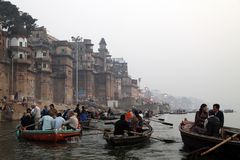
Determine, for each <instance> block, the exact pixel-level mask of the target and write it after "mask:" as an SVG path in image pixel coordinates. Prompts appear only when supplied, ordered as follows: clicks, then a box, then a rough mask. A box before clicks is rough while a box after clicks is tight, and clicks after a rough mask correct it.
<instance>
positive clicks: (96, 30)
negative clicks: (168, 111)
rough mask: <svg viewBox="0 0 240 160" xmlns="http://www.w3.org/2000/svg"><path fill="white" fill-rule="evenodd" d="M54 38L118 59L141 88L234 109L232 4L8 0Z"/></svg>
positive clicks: (238, 7)
mask: <svg viewBox="0 0 240 160" xmlns="http://www.w3.org/2000/svg"><path fill="white" fill-rule="evenodd" d="M11 2H12V3H13V4H16V5H17V6H18V7H19V8H20V10H23V11H25V12H28V13H29V14H31V15H32V16H33V17H35V18H37V19H38V21H37V24H38V25H39V26H42V25H43V26H45V27H46V28H47V30H48V32H49V33H50V34H51V35H53V36H55V37H57V38H59V39H66V40H69V39H70V37H71V36H76V35H80V36H82V37H84V38H90V39H92V41H93V42H94V44H95V49H97V47H98V46H97V44H98V42H99V41H100V38H101V37H104V38H105V40H106V42H107V44H108V49H109V51H110V54H112V56H113V57H123V58H124V59H125V60H126V61H127V62H128V65H129V73H130V75H131V76H132V77H133V78H139V77H141V78H142V81H141V86H142V87H144V86H148V87H149V88H151V89H159V90H160V91H162V92H166V93H169V94H172V95H175V96H190V97H197V98H201V99H203V100H205V101H206V102H210V103H216V102H217V103H220V104H226V105H228V106H229V108H232V107H233V108H235V107H238V106H239V105H240V100H239V96H240V82H239V79H240V72H239V69H240V63H239V60H240V54H239V53H240V1H238V0H231V1H227V0H211V1H209V0H201V1H192V0H68V1H63V0H62V1H60V0H50V1H49V0H41V1H36V0H35V1H33V0H11Z"/></svg>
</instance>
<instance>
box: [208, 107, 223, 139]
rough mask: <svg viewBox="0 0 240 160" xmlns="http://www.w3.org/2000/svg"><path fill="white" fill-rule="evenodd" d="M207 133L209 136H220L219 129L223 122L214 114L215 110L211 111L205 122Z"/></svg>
mask: <svg viewBox="0 0 240 160" xmlns="http://www.w3.org/2000/svg"><path fill="white" fill-rule="evenodd" d="M205 126H206V134H207V135H209V136H215V137H218V136H219V130H220V128H221V122H220V120H219V118H218V117H217V116H215V115H214V111H213V110H210V111H209V117H208V119H207V120H206V122H205Z"/></svg>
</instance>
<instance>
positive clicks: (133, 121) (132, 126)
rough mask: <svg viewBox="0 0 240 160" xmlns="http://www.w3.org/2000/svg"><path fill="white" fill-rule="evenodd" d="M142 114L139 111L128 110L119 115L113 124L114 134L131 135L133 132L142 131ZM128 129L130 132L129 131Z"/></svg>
mask: <svg viewBox="0 0 240 160" xmlns="http://www.w3.org/2000/svg"><path fill="white" fill-rule="evenodd" d="M142 127H143V114H142V112H141V111H139V112H138V111H136V110H135V111H132V110H128V111H127V112H126V113H125V114H122V115H121V116H120V120H118V121H117V122H116V123H115V125H114V135H125V133H126V134H128V135H133V134H134V132H142V131H143V129H142ZM129 131H130V132H129Z"/></svg>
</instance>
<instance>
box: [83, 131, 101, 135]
mask: <svg viewBox="0 0 240 160" xmlns="http://www.w3.org/2000/svg"><path fill="white" fill-rule="evenodd" d="M98 134H103V132H101V133H100V132H99V133H89V134H82V135H81V136H92V135H98Z"/></svg>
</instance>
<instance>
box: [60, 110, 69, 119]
mask: <svg viewBox="0 0 240 160" xmlns="http://www.w3.org/2000/svg"><path fill="white" fill-rule="evenodd" d="M69 111H70V109H67V110H64V111H63V116H62V117H63V118H64V119H65V120H68V118H69V117H68V112H69Z"/></svg>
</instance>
